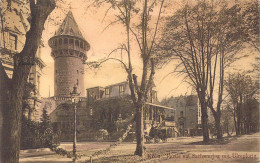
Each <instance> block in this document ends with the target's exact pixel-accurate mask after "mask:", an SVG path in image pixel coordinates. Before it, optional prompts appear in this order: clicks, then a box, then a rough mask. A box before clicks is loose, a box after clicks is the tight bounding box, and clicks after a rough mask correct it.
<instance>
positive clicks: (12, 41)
mask: <svg viewBox="0 0 260 163" xmlns="http://www.w3.org/2000/svg"><path fill="white" fill-rule="evenodd" d="M9 41H10V46H11V49H12V50H17V36H16V35H14V34H11V33H10V36H9Z"/></svg>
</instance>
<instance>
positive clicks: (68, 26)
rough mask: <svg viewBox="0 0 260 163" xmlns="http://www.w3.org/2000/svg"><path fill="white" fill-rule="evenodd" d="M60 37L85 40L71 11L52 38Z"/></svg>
mask: <svg viewBox="0 0 260 163" xmlns="http://www.w3.org/2000/svg"><path fill="white" fill-rule="evenodd" d="M60 35H66V36H74V37H78V38H81V39H83V40H85V39H84V37H83V36H82V34H81V32H80V30H79V27H78V24H77V23H76V21H75V19H74V17H73V14H72V12H71V11H69V12H68V14H67V16H66V18H65V19H64V20H63V22H62V24H61V25H60V27H59V29H58V30H57V31H56V32H55V35H54V36H60Z"/></svg>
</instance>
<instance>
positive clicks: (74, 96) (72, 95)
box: [70, 85, 80, 162]
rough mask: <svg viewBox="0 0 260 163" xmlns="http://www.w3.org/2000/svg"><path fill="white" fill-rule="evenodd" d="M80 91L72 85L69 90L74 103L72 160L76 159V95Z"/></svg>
mask: <svg viewBox="0 0 260 163" xmlns="http://www.w3.org/2000/svg"><path fill="white" fill-rule="evenodd" d="M79 95H80V93H78V92H77V86H76V85H74V87H73V91H72V92H70V96H71V101H72V103H74V133H73V156H74V159H73V161H74V162H75V161H76V159H77V155H76V152H77V149H76V144H77V102H78V96H79Z"/></svg>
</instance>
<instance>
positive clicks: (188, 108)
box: [161, 95, 201, 135]
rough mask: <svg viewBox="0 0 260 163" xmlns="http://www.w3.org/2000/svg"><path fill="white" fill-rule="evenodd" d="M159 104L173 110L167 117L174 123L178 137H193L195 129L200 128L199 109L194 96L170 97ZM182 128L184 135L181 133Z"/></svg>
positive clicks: (197, 100) (196, 98) (197, 101)
mask: <svg viewBox="0 0 260 163" xmlns="http://www.w3.org/2000/svg"><path fill="white" fill-rule="evenodd" d="M161 104H162V105H166V106H169V107H172V108H175V110H174V111H169V112H168V115H170V118H172V119H174V121H175V122H176V124H177V126H178V128H179V131H180V132H181V133H179V134H180V135H183V134H184V135H185V134H186V135H187V134H188V135H194V134H196V133H194V132H195V129H199V128H201V107H200V104H199V99H198V97H197V96H196V95H188V96H179V97H170V98H168V99H164V100H163V101H162V102H161ZM183 128H184V130H185V133H182V132H184V131H183ZM197 134H200V133H197Z"/></svg>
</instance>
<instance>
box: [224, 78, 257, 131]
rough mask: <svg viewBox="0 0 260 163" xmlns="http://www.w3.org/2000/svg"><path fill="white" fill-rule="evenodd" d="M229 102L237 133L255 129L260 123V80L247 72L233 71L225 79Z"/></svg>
mask: <svg viewBox="0 0 260 163" xmlns="http://www.w3.org/2000/svg"><path fill="white" fill-rule="evenodd" d="M225 86H226V91H227V92H228V96H229V99H228V102H229V105H230V106H231V108H232V112H233V118H234V124H235V129H236V134H237V135H240V134H244V133H248V132H251V131H252V129H253V128H254V129H253V130H254V131H255V130H256V129H257V128H258V126H259V124H258V121H259V119H258V118H254V120H255V121H254V120H253V117H254V115H258V114H259V109H258V106H259V105H258V104H259V102H258V100H259V97H258V94H259V81H254V80H252V78H251V76H249V75H247V74H246V73H233V74H230V75H229V76H228V78H227V79H226V80H225Z"/></svg>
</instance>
